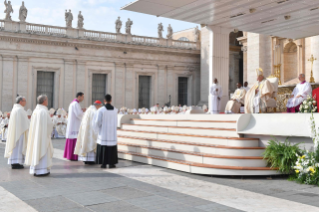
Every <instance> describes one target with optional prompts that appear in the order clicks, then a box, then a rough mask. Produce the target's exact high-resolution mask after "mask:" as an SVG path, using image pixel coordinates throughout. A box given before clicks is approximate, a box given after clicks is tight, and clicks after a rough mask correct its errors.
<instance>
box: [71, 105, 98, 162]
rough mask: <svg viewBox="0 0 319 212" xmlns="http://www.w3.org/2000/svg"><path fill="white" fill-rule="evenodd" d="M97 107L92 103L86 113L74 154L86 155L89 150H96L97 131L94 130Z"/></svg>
mask: <svg viewBox="0 0 319 212" xmlns="http://www.w3.org/2000/svg"><path fill="white" fill-rule="evenodd" d="M96 112H97V109H96V107H95V106H94V105H91V106H90V107H89V108H88V109H87V110H86V112H85V113H84V116H83V119H82V122H81V126H80V131H79V135H78V138H77V142H76V146H75V150H74V154H76V155H79V156H86V155H87V153H88V152H92V151H94V152H95V151H96V142H97V133H96V132H95V131H94V130H93V119H94V115H95V114H96Z"/></svg>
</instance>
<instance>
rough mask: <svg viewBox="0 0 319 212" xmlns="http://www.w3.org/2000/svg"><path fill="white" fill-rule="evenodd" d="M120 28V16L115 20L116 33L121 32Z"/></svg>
mask: <svg viewBox="0 0 319 212" xmlns="http://www.w3.org/2000/svg"><path fill="white" fill-rule="evenodd" d="M121 28H122V21H121V17H118V18H117V20H116V22H115V29H116V33H118V34H120V33H121Z"/></svg>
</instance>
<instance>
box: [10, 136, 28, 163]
mask: <svg viewBox="0 0 319 212" xmlns="http://www.w3.org/2000/svg"><path fill="white" fill-rule="evenodd" d="M23 140H24V134H22V135H21V137H20V138H19V141H18V142H17V144H16V147H15V148H14V149H13V151H12V155H11V157H10V158H9V159H8V164H9V165H11V164H21V165H22V164H24V159H25V156H24V155H23V154H22V151H23Z"/></svg>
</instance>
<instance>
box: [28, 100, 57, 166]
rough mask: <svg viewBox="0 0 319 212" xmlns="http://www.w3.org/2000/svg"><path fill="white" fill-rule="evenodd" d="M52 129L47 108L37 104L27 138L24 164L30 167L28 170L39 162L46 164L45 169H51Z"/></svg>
mask: <svg viewBox="0 0 319 212" xmlns="http://www.w3.org/2000/svg"><path fill="white" fill-rule="evenodd" d="M52 128H53V123H52V120H51V117H50V115H49V112H48V108H47V107H46V106H44V105H39V104H38V105H37V107H36V108H35V110H34V111H33V114H32V117H31V124H30V129H29V136H28V148H27V154H26V161H25V164H26V165H30V166H31V167H30V170H31V169H33V168H34V167H36V166H37V165H38V164H39V162H40V160H41V161H43V160H44V161H45V162H46V163H45V164H44V165H45V166H46V168H47V169H50V168H51V166H52V157H53V146H52V142H51V132H52ZM43 157H46V158H43ZM41 165H43V164H41Z"/></svg>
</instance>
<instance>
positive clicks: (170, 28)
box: [167, 24, 173, 39]
mask: <svg viewBox="0 0 319 212" xmlns="http://www.w3.org/2000/svg"><path fill="white" fill-rule="evenodd" d="M167 39H173V28H172V26H171V25H170V24H169V25H168V27H167Z"/></svg>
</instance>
